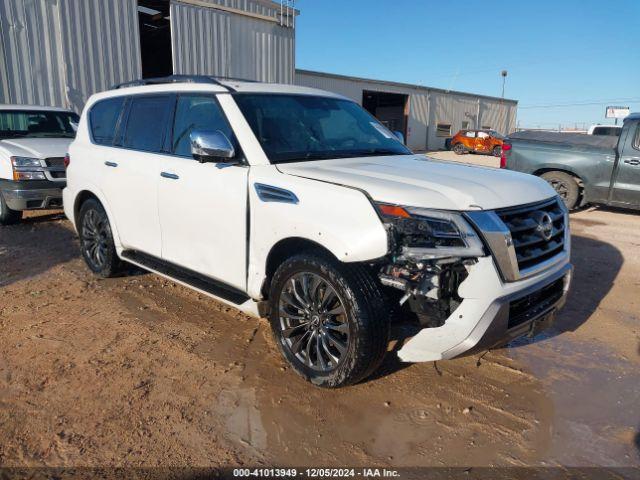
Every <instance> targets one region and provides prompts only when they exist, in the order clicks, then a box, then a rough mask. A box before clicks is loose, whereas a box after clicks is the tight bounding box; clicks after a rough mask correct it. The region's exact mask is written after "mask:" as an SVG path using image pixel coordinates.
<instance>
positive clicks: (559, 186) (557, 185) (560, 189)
mask: <svg viewBox="0 0 640 480" xmlns="http://www.w3.org/2000/svg"><path fill="white" fill-rule="evenodd" d="M549 183H550V184H551V186H552V187H553V189H554V190H555V191H556V192H557V193H558V195H560V198H562V199H563V200H567V197H568V196H569V187H568V186H567V184H566V183H564V182H563V181H562V180H555V179H551V180H549Z"/></svg>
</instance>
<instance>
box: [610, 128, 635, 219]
mask: <svg viewBox="0 0 640 480" xmlns="http://www.w3.org/2000/svg"><path fill="white" fill-rule="evenodd" d="M619 142H620V143H619V144H618V151H619V154H620V158H619V159H618V165H617V172H616V174H615V183H614V185H613V192H612V201H613V202H615V203H617V204H620V205H628V206H636V207H637V206H640V122H638V121H629V122H625V125H624V128H623V129H622V133H621V134H620V140H619Z"/></svg>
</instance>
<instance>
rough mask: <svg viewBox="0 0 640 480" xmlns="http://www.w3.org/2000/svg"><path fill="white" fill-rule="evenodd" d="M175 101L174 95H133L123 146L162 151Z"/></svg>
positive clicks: (147, 150)
mask: <svg viewBox="0 0 640 480" xmlns="http://www.w3.org/2000/svg"><path fill="white" fill-rule="evenodd" d="M174 101H175V100H174V98H173V97H172V96H137V97H136V96H134V97H131V106H130V108H129V114H128V117H127V126H126V129H125V131H124V138H123V141H122V146H123V147H125V148H130V149H133V150H141V151H144V152H161V151H162V147H163V145H164V140H165V135H166V131H167V125H168V123H169V118H170V117H171V114H172V112H173V104H174Z"/></svg>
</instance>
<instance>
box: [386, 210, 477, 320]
mask: <svg viewBox="0 0 640 480" xmlns="http://www.w3.org/2000/svg"><path fill="white" fill-rule="evenodd" d="M381 211H382V212H383V213H385V210H384V209H381ZM404 211H405V209H402V208H400V207H392V208H391V209H387V211H386V212H388V213H391V214H399V215H385V217H384V218H385V227H386V228H387V232H388V236H389V252H390V253H389V255H388V256H387V257H385V260H387V263H384V264H383V265H381V266H379V271H378V278H379V279H380V282H381V283H382V285H384V286H385V287H389V288H392V289H395V290H397V291H398V292H400V295H399V304H400V305H401V306H402V307H403V308H405V309H406V308H408V309H409V310H410V311H411V312H413V313H414V314H415V315H416V316H417V319H418V321H419V323H420V324H421V326H423V327H439V326H442V325H444V322H445V320H446V319H447V318H448V317H449V316H450V315H451V313H452V312H453V311H454V310H455V309H456V308H457V307H458V305H460V303H461V302H462V299H461V298H460V297H459V295H458V287H459V286H460V284H461V283H462V282H463V281H464V280H465V279H466V278H467V276H468V274H469V268H470V267H471V266H472V265H474V264H475V263H476V262H477V260H476V258H477V256H479V255H477V254H482V253H483V252H482V247H481V246H480V250H479V251H478V249H477V248H471V249H470V248H468V247H467V243H468V240H467V237H468V232H463V231H461V230H462V229H461V228H459V225H457V222H455V221H453V219H451V218H450V217H447V215H446V214H443V215H442V216H441V217H435V218H434V217H428V218H426V217H420V216H415V215H411V214H409V215H404V214H402V213H401V212H404ZM407 213H408V212H407ZM438 213H439V212H438ZM430 214H431V215H433V214H434V212H430ZM476 239H477V237H476ZM474 247H476V246H475V245H474ZM470 253H472V254H476V255H477V256H476V257H475V258H474V257H469V254H470Z"/></svg>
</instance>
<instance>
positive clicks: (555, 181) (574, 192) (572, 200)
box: [541, 171, 580, 210]
mask: <svg viewBox="0 0 640 480" xmlns="http://www.w3.org/2000/svg"><path fill="white" fill-rule="evenodd" d="M541 177H542V178H544V179H545V180H546V181H547V182H548V183H549V184H550V185H551V186H552V187H553V189H554V190H555V191H556V192H557V193H558V195H559V196H560V198H562V201H563V202H564V204H565V205H566V207H567V208H568V209H569V210H573V209H574V208H576V206H577V204H578V197H579V196H580V187H579V186H578V182H576V179H575V178H574V177H572V176H571V175H569V174H568V173H564V172H555V171H554V172H546V173H543V174H542V175H541Z"/></svg>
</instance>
